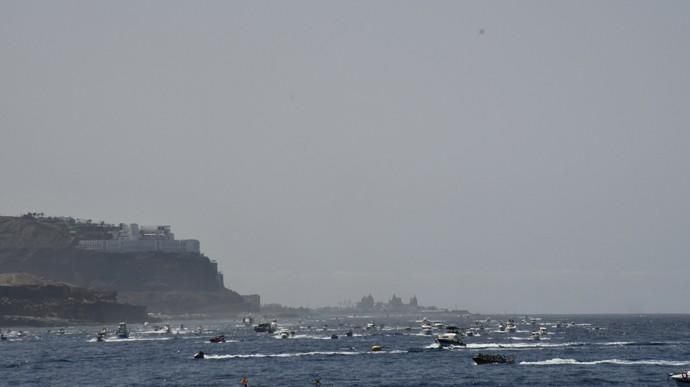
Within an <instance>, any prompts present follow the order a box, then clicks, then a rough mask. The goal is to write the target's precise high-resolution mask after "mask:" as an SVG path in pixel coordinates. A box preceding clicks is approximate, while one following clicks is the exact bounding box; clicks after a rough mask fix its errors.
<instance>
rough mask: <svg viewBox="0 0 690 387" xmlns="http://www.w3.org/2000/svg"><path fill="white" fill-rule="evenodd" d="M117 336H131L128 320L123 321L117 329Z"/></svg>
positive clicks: (120, 337) (123, 337)
mask: <svg viewBox="0 0 690 387" xmlns="http://www.w3.org/2000/svg"><path fill="white" fill-rule="evenodd" d="M115 337H117V338H118V339H127V338H129V329H127V323H126V322H121V323H120V324H119V325H118V327H117V330H116V331H115Z"/></svg>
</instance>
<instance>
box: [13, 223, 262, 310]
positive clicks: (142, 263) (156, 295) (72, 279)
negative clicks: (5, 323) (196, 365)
mask: <svg viewBox="0 0 690 387" xmlns="http://www.w3.org/2000/svg"><path fill="white" fill-rule="evenodd" d="M75 244H76V240H75V237H74V236H73V235H70V232H69V231H68V230H67V229H66V228H65V227H64V226H61V225H60V224H54V223H47V222H44V221H42V220H41V219H35V218H30V217H29V218H27V217H24V218H18V217H0V273H2V272H5V273H7V272H25V273H32V274H36V275H39V276H41V277H44V278H48V279H51V280H56V281H64V282H68V283H72V284H75V285H77V286H82V287H87V288H95V289H107V290H113V291H117V293H118V297H119V299H120V300H123V301H127V302H130V303H133V304H138V305H146V306H147V307H148V308H149V311H150V312H160V313H175V314H178V313H217V314H224V313H234V312H240V311H246V310H253V309H255V308H256V306H254V305H248V304H245V303H244V300H243V299H242V297H241V296H240V295H239V294H237V293H236V292H234V291H231V290H228V289H225V288H224V286H223V285H222V283H221V282H220V281H219V276H218V269H217V265H216V263H215V262H213V261H211V260H210V259H209V258H208V257H206V256H204V255H201V254H194V253H165V252H160V251H154V252H133V253H111V252H103V251H89V250H81V249H77V248H75V247H74V246H75Z"/></svg>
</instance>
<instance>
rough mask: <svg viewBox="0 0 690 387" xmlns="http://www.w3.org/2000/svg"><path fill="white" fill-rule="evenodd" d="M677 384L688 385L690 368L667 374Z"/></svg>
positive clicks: (689, 383)
mask: <svg viewBox="0 0 690 387" xmlns="http://www.w3.org/2000/svg"><path fill="white" fill-rule="evenodd" d="M669 376H670V377H671V379H672V380H673V381H674V382H676V385H678V386H690V370H686V371H681V372H677V373H672V374H669Z"/></svg>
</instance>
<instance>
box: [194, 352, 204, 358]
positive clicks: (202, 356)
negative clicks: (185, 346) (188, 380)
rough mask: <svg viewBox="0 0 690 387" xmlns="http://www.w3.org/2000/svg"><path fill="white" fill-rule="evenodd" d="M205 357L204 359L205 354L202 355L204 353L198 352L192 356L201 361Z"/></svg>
mask: <svg viewBox="0 0 690 387" xmlns="http://www.w3.org/2000/svg"><path fill="white" fill-rule="evenodd" d="M205 357H206V354H204V351H199V352H197V353H195V354H194V358H195V359H203V358H205Z"/></svg>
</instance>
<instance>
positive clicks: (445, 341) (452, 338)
mask: <svg viewBox="0 0 690 387" xmlns="http://www.w3.org/2000/svg"><path fill="white" fill-rule="evenodd" d="M436 342H437V343H438V344H439V345H440V346H442V347H445V346H447V345H463V346H464V345H465V343H463V342H462V340H461V339H460V335H458V334H457V333H442V334H440V335H438V336H436Z"/></svg>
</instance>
